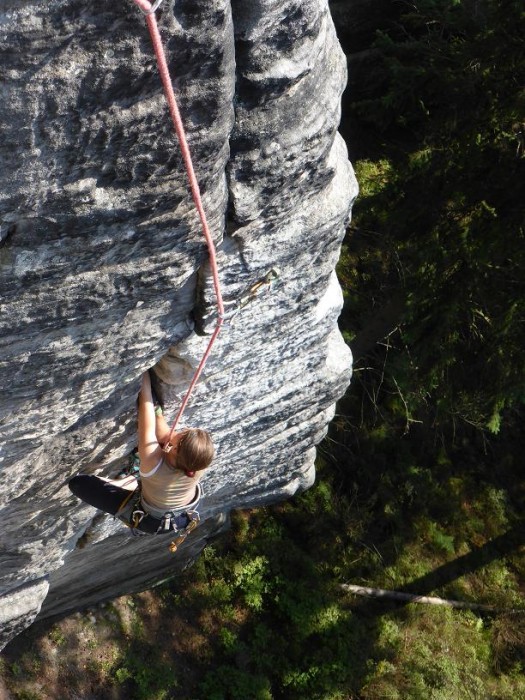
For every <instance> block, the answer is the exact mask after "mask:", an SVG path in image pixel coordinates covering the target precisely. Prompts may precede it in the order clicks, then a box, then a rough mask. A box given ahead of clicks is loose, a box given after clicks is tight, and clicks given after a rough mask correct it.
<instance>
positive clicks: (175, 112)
mask: <svg viewBox="0 0 525 700" xmlns="http://www.w3.org/2000/svg"><path fill="white" fill-rule="evenodd" d="M133 1H134V2H135V4H136V5H138V6H139V7H140V9H141V10H142V12H143V13H144V14H145V16H146V24H147V27H148V29H149V33H150V37H151V42H152V44H153V50H154V51H155V57H156V59H157V66H158V69H159V74H160V78H161V80H162V86H163V88H164V95H165V96H166V101H167V103H168V108H169V112H170V116H171V120H172V122H173V126H174V128H175V133H176V134H177V138H178V140H179V144H180V150H181V153H182V158H183V160H184V166H185V168H186V173H187V176H188V181H189V184H190V188H191V194H192V197H193V201H194V203H195V208H196V209H197V212H198V214H199V218H200V221H201V225H202V232H203V234H204V238H205V240H206V245H207V247H208V254H209V259H210V268H211V272H212V277H213V287H214V290H215V296H216V299H217V323H216V326H215V330H214V331H213V333H212V335H211V338H210V342H209V343H208V347H207V348H206V350H205V351H204V355H203V356H202V359H201V361H200V363H199V366H198V367H197V369H196V370H195V374H194V375H193V379H192V380H191V382H190V386H189V388H188V391H187V392H186V395H185V396H184V398H183V399H182V403H181V405H180V408H179V411H178V413H177V415H176V416H175V420H174V421H173V425H172V427H171V430H170V434H169V438H168V443H169V442H170V441H171V438H172V437H173V433H174V432H175V430H176V428H177V425H178V424H179V421H180V419H181V417H182V414H183V413H184V410H185V408H186V406H187V405H188V401H189V400H190V397H191V394H192V392H193V389H194V387H195V385H196V384H197V382H198V381H199V377H200V375H201V373H202V370H203V369H204V365H205V364H206V361H207V359H208V357H209V355H210V353H211V350H212V347H213V344H214V343H215V340H216V339H217V336H218V335H219V332H220V330H221V326H222V324H223V322H224V304H223V301H222V294H221V286H220V282H219V270H218V267H217V257H216V252H215V245H214V243H213V238H212V236H211V233H210V229H209V226H208V222H207V220H206V214H205V212H204V207H203V204H202V198H201V193H200V189H199V183H198V182H197V178H196V176H195V170H194V168H193V163H192V160H191V153H190V149H189V146H188V142H187V140H186V134H185V131H184V126H183V123H182V119H181V116H180V112H179V108H178V105H177V100H176V98H175V93H174V91H173V84H172V82H171V77H170V73H169V69H168V63H167V61H166V54H165V52H164V47H163V45H162V38H161V36H160V31H159V27H158V24H157V19H156V16H155V11H156V10H157V9H158V7H159V6H160V4H161V2H162V0H156V2H154V3H153V4H152V3H150V2H149V0H133Z"/></svg>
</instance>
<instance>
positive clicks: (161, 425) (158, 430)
mask: <svg viewBox="0 0 525 700" xmlns="http://www.w3.org/2000/svg"><path fill="white" fill-rule="evenodd" d="M155 435H156V436H157V442H158V443H159V445H164V443H165V442H166V440H167V439H168V437H169V435H170V429H169V426H168V424H167V423H166V419H165V418H164V416H163V415H162V413H161V414H160V416H159V415H157V414H155Z"/></svg>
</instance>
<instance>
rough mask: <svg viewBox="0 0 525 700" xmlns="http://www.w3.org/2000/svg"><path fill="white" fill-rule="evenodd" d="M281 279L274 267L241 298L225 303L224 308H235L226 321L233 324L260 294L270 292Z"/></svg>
mask: <svg viewBox="0 0 525 700" xmlns="http://www.w3.org/2000/svg"><path fill="white" fill-rule="evenodd" d="M278 277H279V270H278V269H277V268H276V267H272V268H271V269H270V270H268V272H267V273H266V274H265V276H264V277H262V278H261V279H260V280H258V281H257V282H255V284H252V286H251V287H249V288H248V289H247V290H246V291H245V292H244V293H243V294H241V296H240V297H238V298H237V299H233V300H232V301H225V302H224V306H233V307H234V309H233V311H232V312H231V313H230V314H229V315H227V316H226V321H227V322H228V323H233V321H234V320H235V318H236V317H237V316H238V314H239V313H240V312H241V310H242V309H244V307H245V306H247V305H248V304H250V303H251V302H252V301H254V300H255V299H256V298H257V297H258V296H259V295H260V294H262V293H263V292H264V291H267V292H270V291H271V289H272V287H273V285H274V284H275V281H276V280H277V279H278Z"/></svg>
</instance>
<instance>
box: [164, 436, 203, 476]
mask: <svg viewBox="0 0 525 700" xmlns="http://www.w3.org/2000/svg"><path fill="white" fill-rule="evenodd" d="M170 443H171V448H170V447H169V446H168V445H165V446H164V448H163V449H164V452H165V453H167V455H166V456H167V460H168V463H169V464H171V466H172V467H177V469H182V470H183V471H185V472H198V471H201V470H202V469H206V467H209V466H210V464H211V462H212V460H213V458H214V457H215V447H214V445H213V441H212V439H211V435H210V434H209V433H208V432H207V431H206V430H201V429H200V428H188V429H187V430H181V432H180V433H176V434H175V435H174V436H173V437H172V438H171V441H170Z"/></svg>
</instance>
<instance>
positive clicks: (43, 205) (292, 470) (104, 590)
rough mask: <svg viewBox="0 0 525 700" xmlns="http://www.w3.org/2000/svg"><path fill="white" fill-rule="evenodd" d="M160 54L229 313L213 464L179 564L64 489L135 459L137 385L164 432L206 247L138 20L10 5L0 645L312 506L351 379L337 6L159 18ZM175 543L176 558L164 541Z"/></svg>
mask: <svg viewBox="0 0 525 700" xmlns="http://www.w3.org/2000/svg"><path fill="white" fill-rule="evenodd" d="M158 14H159V24H160V26H161V31H162V34H163V37H164V39H165V42H166V45H167V50H168V54H169V62H170V66H171V69H172V74H173V78H174V84H175V88H176V91H177V95H178V98H179V100H180V109H181V112H182V114H183V118H184V121H185V125H186V128H187V132H188V139H189V142H190V145H191V148H192V153H193V159H194V163H195V166H196V170H197V175H198V178H199V181H200V185H201V189H202V192H203V195H204V204H205V208H206V211H207V215H208V219H209V223H210V226H211V228H212V230H213V232H214V236H215V238H216V242H217V244H218V246H219V254H218V258H219V263H220V269H221V273H220V275H221V282H222V285H223V294H224V297H225V299H226V301H234V300H235V299H236V298H239V296H241V295H242V294H243V293H244V292H245V291H246V289H248V288H249V287H250V286H251V285H252V284H253V283H254V282H256V281H258V280H259V279H261V278H262V277H263V276H264V275H265V274H266V273H267V272H268V270H269V269H270V268H278V269H279V272H280V277H279V280H278V282H277V284H276V285H275V286H274V288H273V290H272V291H271V293H268V294H266V293H265V294H262V295H261V296H260V297H259V298H258V300H257V302H255V303H252V304H250V305H247V306H246V307H245V308H244V309H243V310H242V311H241V313H240V314H239V315H238V316H237V317H236V319H235V321H234V322H233V323H230V324H227V325H226V326H225V327H224V329H223V331H222V333H221V336H220V337H219V340H218V342H217V344H216V346H215V350H214V353H213V355H212V357H211V358H210V360H209V362H208V364H207V366H206V370H205V373H204V375H203V378H202V379H201V382H200V383H199V385H198V388H197V391H196V393H195V396H194V398H193V400H192V402H191V404H190V406H189V408H188V409H187V412H186V414H185V422H186V423H187V424H193V425H199V426H202V427H205V428H207V429H209V430H211V431H212V433H213V435H214V437H215V441H216V444H217V449H218V456H217V459H216V462H215V464H214V467H213V469H211V470H210V472H209V473H208V474H207V476H206V478H205V482H204V488H205V492H206V499H205V502H204V504H203V507H202V508H201V516H202V517H203V518H204V522H203V524H202V525H201V527H199V528H198V529H197V530H196V531H195V532H194V533H193V534H192V536H191V537H190V538H189V539H188V541H187V542H186V544H185V545H184V546H183V547H182V548H181V550H180V551H179V552H178V553H177V554H176V555H175V556H173V555H171V554H169V552H168V550H167V541H166V538H165V537H163V536H159V537H156V538H150V537H146V538H133V537H131V536H130V534H129V532H128V531H127V530H126V529H125V528H124V527H122V526H120V525H118V524H117V523H115V522H113V520H112V519H111V518H110V517H109V516H105V515H102V514H100V513H97V512H96V511H95V510H94V509H93V508H91V507H89V506H86V505H83V504H81V503H80V502H79V501H78V500H76V499H75V498H74V497H73V496H72V495H71V494H70V492H69V490H68V489H67V485H66V484H67V480H68V478H69V477H71V476H72V475H73V474H75V473H76V472H78V471H84V472H93V471H95V470H101V473H103V474H105V475H112V474H114V473H116V472H117V471H118V470H119V468H120V467H121V465H122V464H123V463H124V462H125V461H126V459H127V456H128V455H129V453H130V451H131V450H132V448H133V447H134V446H135V444H136V443H135V429H136V426H135V400H136V395H137V390H138V386H139V380H140V375H141V373H142V372H143V371H144V370H145V369H147V368H149V367H152V366H155V371H156V374H157V376H158V378H159V382H160V387H161V391H162V394H163V397H164V399H165V401H166V407H167V413H168V418H169V417H171V416H172V415H173V412H174V411H175V409H176V407H177V405H178V402H179V401H180V398H181V396H182V394H183V393H184V391H185V389H186V387H187V383H188V380H189V377H190V376H191V374H192V370H193V368H194V367H195V366H196V364H197V362H198V360H199V359H200V355H201V354H202V352H203V350H204V348H205V346H206V344H207V334H208V333H209V332H210V329H211V328H212V327H213V323H214V318H213V313H214V311H213V302H214V298H213V293H212V288H211V283H210V278H209V274H208V270H207V263H206V250H205V247H204V245H203V241H202V234H201V230H200V227H199V224H198V220H197V217H196V214H195V211H194V208H193V206H192V202H191V198H190V195H189V191H188V186H187V181H186V177H185V174H184V170H183V167H182V160H181V157H180V153H179V149H178V146H177V144H176V141H175V137H174V136H173V134H172V130H171V125H170V122H169V119H168V116H167V111H166V107H165V103H164V98H163V95H162V91H161V88H160V81H159V79H158V76H157V72H156V65H155V62H154V59H153V54H152V50H151V48H150V43H149V37H148V34H147V30H146V27H145V24H144V19H143V16H142V14H141V13H140V11H139V10H137V9H136V7H135V6H134V5H133V3H132V2H131V0H129V1H128V2H121V3H109V2H107V1H106V0H88V1H87V2H86V0H67V1H64V0H53V2H50V1H49V2H48V1H44V0H1V1H0V51H1V55H0V70H1V83H0V92H1V100H0V122H1V124H2V136H1V141H0V227H1V228H0V295H1V301H0V303H1V307H0V314H1V315H0V323H1V335H0V345H1V356H0V381H1V387H2V393H1V396H0V444H1V452H0V460H1V461H0V523H1V527H0V648H1V646H2V645H4V644H5V643H6V642H7V641H8V640H9V639H10V638H11V637H12V636H14V635H15V634H17V633H18V632H20V631H21V630H22V629H24V628H25V627H27V625H29V624H31V622H32V621H33V620H34V619H35V617H36V616H37V615H40V616H41V617H45V616H49V615H53V614H58V613H63V612H67V611H69V610H74V609H76V608H79V607H81V606H85V605H89V604H92V603H95V602H97V601H100V600H103V599H105V598H109V597H112V596H115V595H119V594H122V593H125V592H129V591H135V590H140V589H141V588H144V587H146V586H148V585H150V584H152V583H154V582H155V581H157V580H160V579H162V578H165V577H166V576H169V575H173V574H174V573H176V572H177V571H181V570H182V569H183V568H184V567H185V566H188V565H189V564H190V563H191V561H192V560H193V559H194V558H195V556H197V555H198V552H199V551H200V550H201V549H202V547H203V546H204V545H205V543H206V540H207V539H209V537H211V536H213V535H214V534H215V533H217V532H218V531H220V529H221V527H223V526H224V523H225V522H226V520H227V514H228V512H229V511H230V510H231V509H232V508H239V507H250V506H254V505H257V504H261V503H266V502H272V501H276V500H278V499H281V498H284V497H286V496H287V495H290V494H292V493H294V492H295V491H296V490H298V489H304V488H306V487H308V486H309V485H311V483H312V481H313V478H314V467H313V463H314V456H315V445H316V444H317V443H318V442H319V441H320V440H321V439H322V437H323V435H324V433H325V430H326V426H327V424H328V422H329V420H330V418H331V416H332V414H333V407H334V402H335V401H336V400H337V398H339V396H340V395H341V394H342V393H343V391H344V390H345V388H346V386H347V385H348V382H349V377H350V354H349V351H348V349H347V348H346V346H345V345H344V343H343V341H342V338H341V336H340V334H339V331H338V329H337V316H338V314H339V311H340V307H341V303H342V297H341V292H340V289H339V286H338V283H337V280H336V278H335V273H334V267H335V263H336V261H337V258H338V254H339V247H340V243H341V240H342V236H343V234H344V229H345V224H346V222H347V220H348V215H349V210H350V205H351V202H352V200H353V198H354V197H355V194H356V185H355V180H354V177H353V173H352V169H351V167H350V164H349V163H348V160H347V155H346V149H345V146H344V143H343V142H342V140H341V138H340V137H339V136H338V135H337V126H338V123H339V117H340V97H341V92H342V90H343V88H344V85H345V80H346V66H345V60H344V56H343V54H342V52H341V50H340V48H339V45H338V42H337V39H336V36H335V31H334V28H333V24H332V21H331V18H330V14H329V11H328V7H327V2H326V1H325V0H233V2H232V3H230V2H229V0H177V2H175V3H173V2H172V0H164V3H163V5H162V11H161V12H159V13H158ZM168 541H169V539H168Z"/></svg>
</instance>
